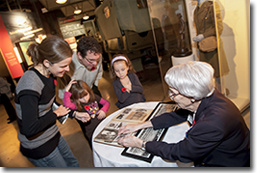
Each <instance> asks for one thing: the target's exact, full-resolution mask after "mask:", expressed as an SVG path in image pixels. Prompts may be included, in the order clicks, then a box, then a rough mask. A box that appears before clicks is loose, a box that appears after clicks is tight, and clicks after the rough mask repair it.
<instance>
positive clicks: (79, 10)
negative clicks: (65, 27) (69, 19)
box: [74, 7, 82, 14]
mask: <svg viewBox="0 0 260 173" xmlns="http://www.w3.org/2000/svg"><path fill="white" fill-rule="evenodd" d="M81 11H82V10H81V9H79V8H78V7H75V10H74V14H80V13H81Z"/></svg>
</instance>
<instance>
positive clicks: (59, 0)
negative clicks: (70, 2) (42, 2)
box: [56, 0, 67, 4]
mask: <svg viewBox="0 0 260 173" xmlns="http://www.w3.org/2000/svg"><path fill="white" fill-rule="evenodd" d="M66 2H67V0H56V3H57V4H65V3H66Z"/></svg>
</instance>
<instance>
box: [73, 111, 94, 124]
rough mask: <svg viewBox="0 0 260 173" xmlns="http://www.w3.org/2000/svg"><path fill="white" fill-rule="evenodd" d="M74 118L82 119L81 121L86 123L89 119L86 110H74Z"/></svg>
mask: <svg viewBox="0 0 260 173" xmlns="http://www.w3.org/2000/svg"><path fill="white" fill-rule="evenodd" d="M75 118H76V119H78V120H80V121H82V122H83V123H86V122H88V121H89V120H90V119H91V118H90V116H89V114H88V113H87V112H76V114H75Z"/></svg>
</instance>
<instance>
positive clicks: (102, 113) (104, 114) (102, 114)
mask: <svg viewBox="0 0 260 173" xmlns="http://www.w3.org/2000/svg"><path fill="white" fill-rule="evenodd" d="M97 118H98V119H99V120H101V119H103V118H106V113H105V112H104V111H103V110H99V111H98V116H97Z"/></svg>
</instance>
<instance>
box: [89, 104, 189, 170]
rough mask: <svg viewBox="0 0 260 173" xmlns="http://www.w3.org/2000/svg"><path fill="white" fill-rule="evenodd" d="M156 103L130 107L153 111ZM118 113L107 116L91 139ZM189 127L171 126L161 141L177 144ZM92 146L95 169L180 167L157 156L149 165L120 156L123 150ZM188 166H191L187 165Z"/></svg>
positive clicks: (183, 124)
mask: <svg viewBox="0 0 260 173" xmlns="http://www.w3.org/2000/svg"><path fill="white" fill-rule="evenodd" d="M157 104H158V102H144V103H136V104H133V105H130V106H129V107H131V108H146V109H154V108H155V106H156V105H157ZM120 111H122V110H118V111H116V112H114V113H112V114H111V115H109V116H108V117H107V118H106V119H105V120H103V121H102V122H101V123H100V124H99V125H98V127H97V128H96V130H95V132H94V134H93V138H94V137H95V136H96V135H97V134H98V133H99V132H100V131H101V130H102V129H103V128H104V127H105V126H106V125H107V123H109V122H110V120H111V119H112V118H113V117H114V116H116V115H117V114H118V113H119V112H120ZM188 128H189V126H188V124H187V123H182V124H179V125H176V126H172V127H170V128H169V129H168V131H167V133H166V134H165V136H164V138H163V141H166V142H168V143H177V142H179V141H180V140H182V139H183V138H184V137H185V132H186V131H187V130H188ZM92 144H93V145H92V146H93V160H94V165H95V167H177V166H178V165H179V166H180V163H179V162H178V165H177V163H176V162H171V161H165V160H163V159H161V158H160V157H158V156H154V158H153V160H152V162H151V163H148V162H145V161H142V160H138V159H134V158H130V157H126V156H122V155H121V153H122V151H123V150H124V148H120V147H115V146H110V145H105V144H102V143H97V142H94V141H92ZM182 166H186V165H182ZM189 166H191V165H190V164H189Z"/></svg>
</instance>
